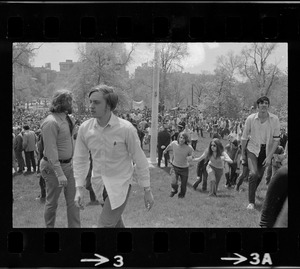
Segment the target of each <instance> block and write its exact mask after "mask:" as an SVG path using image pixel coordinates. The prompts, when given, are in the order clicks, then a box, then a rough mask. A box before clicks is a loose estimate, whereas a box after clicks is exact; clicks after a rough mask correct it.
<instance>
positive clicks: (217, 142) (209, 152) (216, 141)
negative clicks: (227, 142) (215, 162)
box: [206, 138, 224, 159]
mask: <svg viewBox="0 0 300 269" xmlns="http://www.w3.org/2000/svg"><path fill="white" fill-rule="evenodd" d="M213 142H214V144H215V145H216V146H217V151H216V153H217V156H216V157H217V158H219V157H221V155H222V153H223V151H224V147H223V145H222V143H221V141H220V139H218V138H214V139H213V140H212V141H210V143H209V146H208V149H207V155H206V158H207V159H210V157H211V156H212V155H213V151H212V150H211V144H212V143H213Z"/></svg>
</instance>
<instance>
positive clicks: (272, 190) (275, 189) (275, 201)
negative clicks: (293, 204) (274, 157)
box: [259, 166, 288, 228]
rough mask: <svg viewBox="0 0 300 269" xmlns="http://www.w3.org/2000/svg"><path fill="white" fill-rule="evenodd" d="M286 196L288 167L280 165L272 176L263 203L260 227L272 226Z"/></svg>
mask: <svg viewBox="0 0 300 269" xmlns="http://www.w3.org/2000/svg"><path fill="white" fill-rule="evenodd" d="M287 196H288V168H287V166H283V167H281V168H280V169H279V170H278V171H277V173H276V174H275V175H274V177H272V180H271V181H270V184H269V186H268V190H267V193H266V198H265V201H264V204H263V208H262V212H261V219H260V223H259V225H260V226H261V227H267V228H272V227H273V226H274V224H275V222H276V220H277V217H278V215H279V213H280V211H281V209H282V207H283V205H284V202H285V200H286V198H287Z"/></svg>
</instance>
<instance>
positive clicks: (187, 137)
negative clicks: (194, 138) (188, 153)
mask: <svg viewBox="0 0 300 269" xmlns="http://www.w3.org/2000/svg"><path fill="white" fill-rule="evenodd" d="M180 135H182V136H183V138H184V144H186V145H188V143H189V142H190V139H189V136H188V134H187V133H185V132H181V133H179V135H178V137H177V142H178V144H179V137H180Z"/></svg>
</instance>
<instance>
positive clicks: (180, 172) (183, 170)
mask: <svg viewBox="0 0 300 269" xmlns="http://www.w3.org/2000/svg"><path fill="white" fill-rule="evenodd" d="M173 167H174V172H175V173H174V176H173V178H172V182H171V186H172V188H173V190H174V191H175V192H177V191H178V181H179V178H180V181H181V185H180V192H179V194H178V195H180V196H182V197H184V196H185V193H186V184H187V181H188V177H189V168H188V167H177V166H175V165H173Z"/></svg>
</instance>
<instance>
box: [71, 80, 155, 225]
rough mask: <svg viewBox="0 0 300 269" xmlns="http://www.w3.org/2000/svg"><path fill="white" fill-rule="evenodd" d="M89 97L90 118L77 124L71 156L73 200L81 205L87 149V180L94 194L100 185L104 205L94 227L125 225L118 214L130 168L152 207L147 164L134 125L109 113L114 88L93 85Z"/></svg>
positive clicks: (129, 180) (128, 183) (128, 184)
mask: <svg viewBox="0 0 300 269" xmlns="http://www.w3.org/2000/svg"><path fill="white" fill-rule="evenodd" d="M89 98H90V110H91V113H92V116H93V118H91V119H89V120H87V121H85V122H83V123H82V124H81V126H80V127H79V130H78V135H77V139H76V145H75V152H74V158H73V166H74V177H75V181H76V196H75V203H76V205H77V206H78V207H81V208H82V207H83V189H84V186H85V182H84V181H85V178H86V175H87V173H88V169H89V151H90V152H91V154H92V159H93V171H92V179H91V183H92V187H93V190H94V191H95V194H96V195H97V196H98V197H99V196H101V195H102V191H103V190H102V184H104V191H103V199H104V205H103V209H102V212H101V214H100V217H99V221H98V227H118V228H119V227H121V228H122V227H125V226H124V223H123V220H122V213H123V211H124V209H125V206H126V202H127V200H128V196H129V193H130V188H131V184H132V178H133V173H134V170H135V172H136V174H137V177H138V181H139V184H140V185H141V186H142V187H144V191H145V195H144V200H145V206H146V208H147V209H148V210H150V209H151V207H152V206H153V203H154V200H153V195H152V193H151V189H150V173H149V164H148V161H147V159H146V156H145V154H144V152H143V150H142V149H141V146H140V139H139V137H138V134H137V130H136V128H135V127H134V126H133V125H132V124H131V123H130V122H128V121H127V120H124V119H121V118H119V117H117V116H115V115H114V114H113V113H112V111H113V110H114V109H115V108H116V106H117V103H118V95H117V94H116V93H115V92H114V89H113V88H112V87H108V86H106V85H99V86H96V87H94V88H93V89H92V90H91V92H90V93H89ZM133 162H134V164H135V166H134V164H133Z"/></svg>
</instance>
